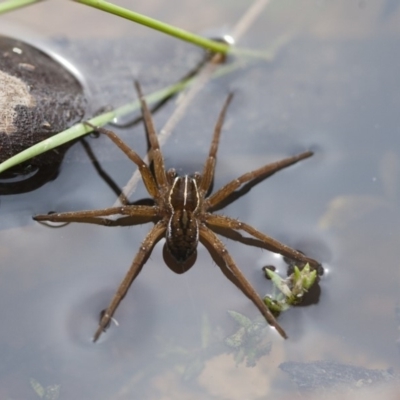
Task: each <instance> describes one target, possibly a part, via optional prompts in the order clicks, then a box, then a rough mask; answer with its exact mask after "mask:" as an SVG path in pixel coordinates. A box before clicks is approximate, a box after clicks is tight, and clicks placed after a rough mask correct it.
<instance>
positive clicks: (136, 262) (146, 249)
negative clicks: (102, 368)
mask: <svg viewBox="0 0 400 400" xmlns="http://www.w3.org/2000/svg"><path fill="white" fill-rule="evenodd" d="M165 230H166V223H165V221H164V220H161V221H159V222H158V223H157V224H156V225H154V227H153V228H152V230H151V231H150V232H149V233H148V234H147V236H146V238H145V239H144V241H143V243H142V244H141V246H140V248H139V251H138V252H137V254H136V256H135V258H134V259H133V262H132V265H131V267H130V268H129V271H128V272H127V274H126V275H125V277H124V279H123V280H122V282H121V284H120V285H119V287H118V290H117V291H116V293H115V294H114V296H113V298H112V300H111V303H110V304H109V306H108V307H107V309H106V310H105V312H104V315H103V316H102V317H101V320H100V322H99V327H98V328H97V330H96V332H95V334H94V336H93V342H96V341H97V339H98V338H99V337H100V335H101V334H102V332H104V331H105V329H106V328H107V326H108V324H109V323H110V321H111V318H112V316H113V315H114V312H115V310H116V309H117V308H118V306H119V303H120V302H121V300H122V299H123V298H124V297H125V295H126V293H127V291H128V290H129V287H130V286H131V284H132V282H133V281H134V280H135V278H136V277H137V276H138V275H139V273H140V271H141V270H142V268H143V265H144V263H145V262H146V261H147V259H148V257H149V256H150V254H151V252H152V250H153V248H154V246H155V245H156V243H157V242H158V241H159V240H160V239H161V238H162V236H163V234H164V233H165Z"/></svg>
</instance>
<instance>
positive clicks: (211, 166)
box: [199, 93, 233, 196]
mask: <svg viewBox="0 0 400 400" xmlns="http://www.w3.org/2000/svg"><path fill="white" fill-rule="evenodd" d="M232 97H233V93H230V94H229V95H228V97H227V98H226V100H225V103H224V105H223V107H222V110H221V112H220V113H219V116H218V120H217V123H216V125H215V129H214V134H213V138H212V141H211V147H210V152H209V154H208V158H207V160H206V162H205V164H204V168H203V173H202V178H201V182H200V187H199V191H200V193H201V194H202V195H203V196H205V194H206V193H207V192H208V190H209V188H210V185H211V183H212V180H213V178H214V171H215V164H216V162H217V159H216V157H217V151H218V145H219V138H220V136H221V130H222V125H223V123H224V119H225V114H226V110H227V109H228V106H229V103H230V102H231V100H232Z"/></svg>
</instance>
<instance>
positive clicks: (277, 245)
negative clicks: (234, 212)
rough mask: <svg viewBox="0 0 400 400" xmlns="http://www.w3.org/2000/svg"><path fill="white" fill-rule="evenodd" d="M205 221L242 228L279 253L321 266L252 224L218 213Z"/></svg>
mask: <svg viewBox="0 0 400 400" xmlns="http://www.w3.org/2000/svg"><path fill="white" fill-rule="evenodd" d="M205 221H206V223H207V225H210V228H211V229H212V227H214V226H215V227H222V228H230V229H233V230H242V231H245V232H247V233H248V234H250V235H251V236H253V237H255V238H256V239H259V240H261V241H262V242H264V243H265V244H266V245H267V246H268V247H269V248H270V250H271V251H273V252H275V253H279V254H281V255H283V256H286V257H288V258H290V259H292V260H295V261H299V262H301V263H305V264H306V263H309V264H310V265H311V267H313V268H316V269H317V268H318V267H319V266H320V263H319V262H318V261H316V260H314V259H312V258H309V257H307V256H305V255H304V254H302V253H300V252H299V251H297V250H294V249H292V248H291V247H289V246H286V245H285V244H283V243H281V242H278V241H277V240H276V239H273V238H272V237H270V236H268V235H265V234H264V233H262V232H260V231H259V230H257V229H255V228H253V227H252V226H250V225H248V224H246V223H244V222H241V221H238V220H236V219H233V218H229V217H227V216H224V215H216V214H206V218H205Z"/></svg>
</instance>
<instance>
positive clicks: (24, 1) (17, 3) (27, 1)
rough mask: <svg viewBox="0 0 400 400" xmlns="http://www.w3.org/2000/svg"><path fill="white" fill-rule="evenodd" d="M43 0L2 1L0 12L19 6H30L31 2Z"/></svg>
mask: <svg viewBox="0 0 400 400" xmlns="http://www.w3.org/2000/svg"><path fill="white" fill-rule="evenodd" d="M40 1H43V0H8V1H3V2H1V3H0V14H4V13H6V12H8V11H13V10H16V9H17V8H21V7H25V6H29V5H30V4H34V3H39V2H40Z"/></svg>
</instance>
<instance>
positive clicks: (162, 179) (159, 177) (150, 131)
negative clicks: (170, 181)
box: [135, 81, 167, 187]
mask: <svg viewBox="0 0 400 400" xmlns="http://www.w3.org/2000/svg"><path fill="white" fill-rule="evenodd" d="M135 88H136V91H137V93H138V97H139V100H140V104H141V106H142V114H143V120H144V125H145V127H146V132H147V137H148V138H149V142H150V145H151V150H152V154H153V163H154V175H155V177H156V181H157V183H158V184H159V185H160V186H161V187H166V186H167V176H166V173H165V166H164V158H163V156H162V153H161V149H160V144H159V142H158V137H157V133H156V129H155V127H154V122H153V118H152V117H151V113H150V110H149V107H148V106H147V103H146V100H145V98H144V96H143V93H142V89H141V87H140V84H139V82H138V81H135Z"/></svg>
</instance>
